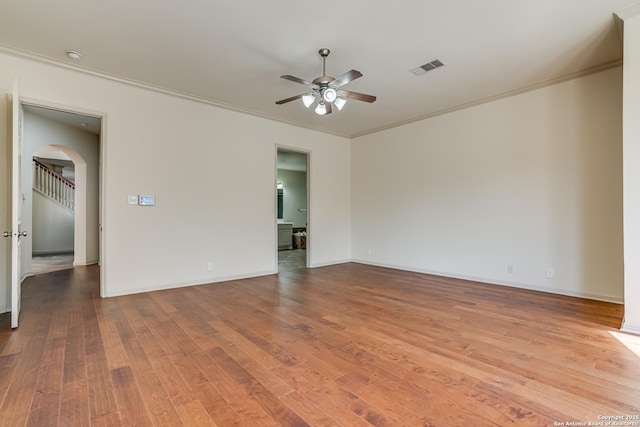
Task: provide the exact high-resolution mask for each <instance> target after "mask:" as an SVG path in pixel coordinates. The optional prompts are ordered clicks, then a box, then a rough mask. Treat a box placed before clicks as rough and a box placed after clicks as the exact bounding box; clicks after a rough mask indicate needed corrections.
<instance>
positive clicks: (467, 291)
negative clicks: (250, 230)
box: [0, 264, 640, 427]
mask: <svg viewBox="0 0 640 427" xmlns="http://www.w3.org/2000/svg"><path fill="white" fill-rule="evenodd" d="M622 311H623V310H622V306H620V305H616V304H609V303H603V302H596V301H589V300H582V299H578V298H569V297H564V296H558V295H551V294H545V293H537V292H531V291H525V290H519V289H512V288H506V287H500V286H492V285H486V284H480V283H473V282H467V281H461V280H454V279H446V278H441V277H435V276H428V275H422V274H417V273H410V272H401V271H395V270H389V269H384V268H378V267H371V266H365V265H359V264H342V265H337V266H330V267H323V268H316V269H299V270H295V271H287V272H281V273H280V274H279V275H278V276H268V277H261V278H254V279H246V280H238V281H231V282H225V283H218V284H211V285H203V286H197V287H190V288H183V289H177V290H167V291H159V292H152V293H146V294H139V295H132V296H125V297H118V298H110V299H100V298H99V297H98V267H96V266H90V267H76V268H73V269H70V270H64V271H59V272H54V273H49V274H43V275H39V276H36V277H32V278H29V279H28V280H27V281H25V283H24V285H23V311H22V315H21V323H20V327H19V328H18V329H17V330H14V331H12V330H10V329H9V316H8V315H1V316H0V425H1V426H12V427H15V426H65V427H66V426H125V425H126V426H134V425H135V426H182V425H184V426H306V425H310V426H367V425H374V426H402V425H406V426H506V425H518V426H554V425H563V424H561V423H565V424H564V425H568V424H567V423H568V422H582V423H585V425H586V423H588V422H594V423H595V422H598V421H601V419H599V417H606V416H612V415H625V416H629V417H630V418H633V417H637V416H640V337H636V336H631V335H625V334H621V333H620V332H618V328H619V327H620V323H621V319H622ZM626 421H629V422H636V424H635V425H640V420H638V419H630V420H626ZM630 425H632V424H630Z"/></svg>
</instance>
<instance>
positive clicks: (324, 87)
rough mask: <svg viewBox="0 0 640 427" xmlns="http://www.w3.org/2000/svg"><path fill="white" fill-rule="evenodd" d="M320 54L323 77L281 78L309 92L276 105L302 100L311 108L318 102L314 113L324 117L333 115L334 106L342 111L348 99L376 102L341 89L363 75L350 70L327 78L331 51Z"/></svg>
mask: <svg viewBox="0 0 640 427" xmlns="http://www.w3.org/2000/svg"><path fill="white" fill-rule="evenodd" d="M318 53H319V54H320V56H321V57H322V76H320V77H316V78H315V79H314V80H313V81H312V82H309V81H307V80H304V79H301V78H299V77H294V76H290V75H288V74H286V75H284V76H280V77H281V78H283V79H285V80H290V81H292V82H295V83H300V84H303V85H305V86H308V87H309V92H307V93H302V94H300V95H296V96H292V97H290V98H286V99H281V100H280V101H276V104H278V105H281V104H285V103H287V102H291V101H295V100H296V99H302V103H303V104H304V106H305V107H307V108H310V107H311V106H312V105H313V104H314V103H315V102H316V101H318V104H317V105H316V108H315V110H314V111H315V112H316V114H319V115H321V116H323V115H325V114H330V113H331V106H332V105H334V106H335V107H336V108H337V109H338V110H342V107H344V104H346V103H347V99H355V100H358V101H364V102H369V103H371V102H374V101H375V100H376V97H375V96H373V95H366V94H364V93H358V92H352V91H349V90H344V89H341V87H342V86H344V85H346V84H347V83H349V82H351V81H353V80H355V79H357V78H359V77H362V73H361V72H360V71H356V70H349V71H347V72H346V73H344V74H341V75H340V76H338V77H331V76H327V71H326V59H327V56H329V53H330V51H329V49H327V48H326V47H324V48H322V49H320V50H319V51H318Z"/></svg>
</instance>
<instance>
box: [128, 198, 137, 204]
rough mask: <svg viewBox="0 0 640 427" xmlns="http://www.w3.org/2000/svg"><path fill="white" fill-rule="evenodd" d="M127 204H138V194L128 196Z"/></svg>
mask: <svg viewBox="0 0 640 427" xmlns="http://www.w3.org/2000/svg"><path fill="white" fill-rule="evenodd" d="M129 204H130V205H137V204H138V196H129Z"/></svg>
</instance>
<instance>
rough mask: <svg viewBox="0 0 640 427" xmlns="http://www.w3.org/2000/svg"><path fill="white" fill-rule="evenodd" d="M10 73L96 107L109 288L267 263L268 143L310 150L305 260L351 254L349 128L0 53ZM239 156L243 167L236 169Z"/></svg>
mask: <svg viewBox="0 0 640 427" xmlns="http://www.w3.org/2000/svg"><path fill="white" fill-rule="evenodd" d="M14 77H17V78H18V79H19V84H20V89H21V95H22V96H23V97H26V98H31V99H38V100H43V101H46V102H49V103H56V104H60V105H64V106H68V107H70V109H71V110H76V111H80V112H83V111H84V112H87V111H94V112H102V113H104V114H105V121H104V126H105V132H104V134H103V144H102V145H103V167H104V174H105V178H106V179H105V181H104V200H103V203H104V217H103V219H102V221H103V223H102V225H103V234H102V237H103V239H104V248H105V250H104V252H103V254H102V255H103V256H102V265H103V268H104V279H105V283H104V285H105V287H106V295H107V296H112V295H120V294H127V293H133V292H141V291H145V290H152V289H161V288H169V287H176V286H183V285H190V284H195V283H205V282H212V281H218V280H224V279H228V278H235V277H246V276H255V275H261V274H269V273H276V272H277V253H276V205H275V202H276V200H275V197H273V195H274V186H275V181H276V170H275V156H276V147H277V146H288V147H291V148H293V149H298V150H302V151H308V152H310V153H311V166H310V174H311V176H310V185H311V197H312V200H311V206H312V208H311V209H312V211H311V212H310V215H311V216H312V223H313V228H314V232H315V236H316V237H315V238H314V239H313V240H312V241H311V242H310V245H311V246H312V247H311V256H312V258H311V260H310V266H317V265H325V264H331V263H336V262H343V261H345V260H349V259H350V246H351V240H350V234H351V233H350V215H351V212H350V199H351V193H350V185H349V181H350V167H351V164H350V145H349V140H348V139H345V138H340V137H336V136H331V135H327V134H323V133H320V132H315V131H310V130H306V129H302V128H299V127H294V126H290V125H286V124H283V123H279V122H274V121H270V120H266V119H262V118H257V117H253V116H249V115H245V114H241V113H237V112H233V111H229V110H225V109H222V108H218V107H215V106H212V105H207V104H203V103H199V102H195V101H191V100H188V99H184V98H180V97H174V96H170V95H166V94H162V93H159V92H155V91H151V90H147V89H143V88H138V87H134V86H131V85H127V84H122V83H118V82H115V81H111V80H107V79H103V78H100V77H96V76H92V75H87V74H84V73H80V72H76V71H71V70H67V69H64V68H60V67H56V66H52V65H48V64H44V63H38V62H34V61H32V60H28V59H24V58H19V57H15V56H12V55H7V54H0V95H2V96H4V93H6V92H9V91H10V90H11V84H12V82H13V79H14ZM2 108H6V106H3V107H2ZM0 113H5V114H0V120H1V122H0V124H2V125H4V124H5V123H6V112H5V111H1V112H0ZM2 128H4V126H2ZM0 137H1V138H2V139H1V140H0V151H1V152H5V151H6V149H7V139H6V136H5V135H1V136H0ZM238 159H242V160H241V161H242V164H243V166H244V167H246V169H243V170H246V171H248V172H247V173H242V174H239V173H237V168H236V167H235V165H236V164H237V163H236V161H237V160H238ZM0 169H2V170H4V169H5V164H4V163H3V166H2V168H0ZM0 177H1V178H2V179H3V181H2V182H0V188H2V190H3V192H4V193H3V194H6V188H7V177H5V176H4V173H3V174H2V175H0ZM229 177H233V179H232V180H230V179H229ZM136 194H155V195H156V206H154V207H141V206H130V205H128V204H127V196H129V195H136ZM0 215H3V216H2V217H1V218H0V223H6V222H7V221H8V218H6V210H3V211H2V212H1V213H0ZM5 253H6V249H5ZM1 262H2V263H3V264H2V265H0V268H1V269H2V271H1V272H0V277H1V278H2V279H3V283H0V294H4V292H3V289H6V283H7V281H6V277H7V264H6V257H5V258H3V259H2V261H1ZM208 262H213V265H214V271H213V272H208V271H207V263H208Z"/></svg>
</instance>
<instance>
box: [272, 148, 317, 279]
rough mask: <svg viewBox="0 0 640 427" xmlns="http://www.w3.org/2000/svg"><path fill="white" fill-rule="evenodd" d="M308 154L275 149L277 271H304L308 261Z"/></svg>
mask: <svg viewBox="0 0 640 427" xmlns="http://www.w3.org/2000/svg"><path fill="white" fill-rule="evenodd" d="M309 199H310V197H309V153H307V152H302V151H297V150H293V149H289V148H283V147H279V148H277V167H276V205H277V216H276V218H277V224H276V227H277V242H276V250H277V254H278V271H279V272H280V271H295V270H298V269H301V268H307V266H308V265H309V259H310V251H309V248H310V244H309V243H310V241H309V239H310V232H309V231H310V224H309V211H308V208H309Z"/></svg>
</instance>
